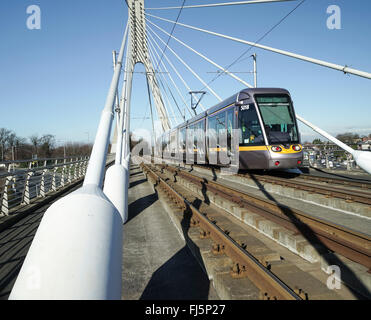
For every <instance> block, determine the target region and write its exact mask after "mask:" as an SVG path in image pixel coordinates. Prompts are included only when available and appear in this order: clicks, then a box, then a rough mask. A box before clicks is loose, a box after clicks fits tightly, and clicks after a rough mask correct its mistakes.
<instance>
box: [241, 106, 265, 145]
mask: <svg viewBox="0 0 371 320" xmlns="http://www.w3.org/2000/svg"><path fill="white" fill-rule="evenodd" d="M238 124H239V128H240V130H241V134H240V145H243V146H250V145H264V144H265V143H264V137H263V131H262V128H261V126H260V122H259V118H258V115H257V113H256V109H255V105H254V104H253V103H250V104H248V105H243V106H241V107H240V110H239V112H238Z"/></svg>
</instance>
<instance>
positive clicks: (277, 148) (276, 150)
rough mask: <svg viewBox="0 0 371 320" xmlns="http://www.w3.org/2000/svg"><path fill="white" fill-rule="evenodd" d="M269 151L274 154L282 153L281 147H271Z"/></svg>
mask: <svg viewBox="0 0 371 320" xmlns="http://www.w3.org/2000/svg"><path fill="white" fill-rule="evenodd" d="M271 150H272V151H274V152H281V151H282V148H281V147H277V146H273V147H272V148H271Z"/></svg>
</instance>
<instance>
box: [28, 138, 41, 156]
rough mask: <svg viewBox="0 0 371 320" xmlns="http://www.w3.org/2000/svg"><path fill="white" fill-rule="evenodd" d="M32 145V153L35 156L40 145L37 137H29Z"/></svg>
mask: <svg viewBox="0 0 371 320" xmlns="http://www.w3.org/2000/svg"><path fill="white" fill-rule="evenodd" d="M29 139H30V141H31V143H32V145H33V146H34V152H35V154H36V155H37V147H38V145H39V144H40V138H39V135H37V134H33V135H32V136H30V137H29Z"/></svg>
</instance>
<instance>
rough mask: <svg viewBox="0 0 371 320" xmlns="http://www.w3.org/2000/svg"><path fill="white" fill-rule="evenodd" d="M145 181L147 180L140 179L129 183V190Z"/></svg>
mask: <svg viewBox="0 0 371 320" xmlns="http://www.w3.org/2000/svg"><path fill="white" fill-rule="evenodd" d="M146 181H147V179H140V180H136V181H132V182H130V185H129V189H130V188H133V187H135V186H136V185H138V184H141V183H143V182H146Z"/></svg>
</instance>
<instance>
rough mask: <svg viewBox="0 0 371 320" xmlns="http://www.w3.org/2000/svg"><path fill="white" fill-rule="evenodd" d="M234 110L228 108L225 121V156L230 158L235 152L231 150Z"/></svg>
mask: <svg viewBox="0 0 371 320" xmlns="http://www.w3.org/2000/svg"><path fill="white" fill-rule="evenodd" d="M234 118H235V114H234V108H229V109H228V110H227V121H226V126H227V156H228V157H231V155H232V153H234V152H235V150H232V133H233V128H234V127H235V126H234Z"/></svg>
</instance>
